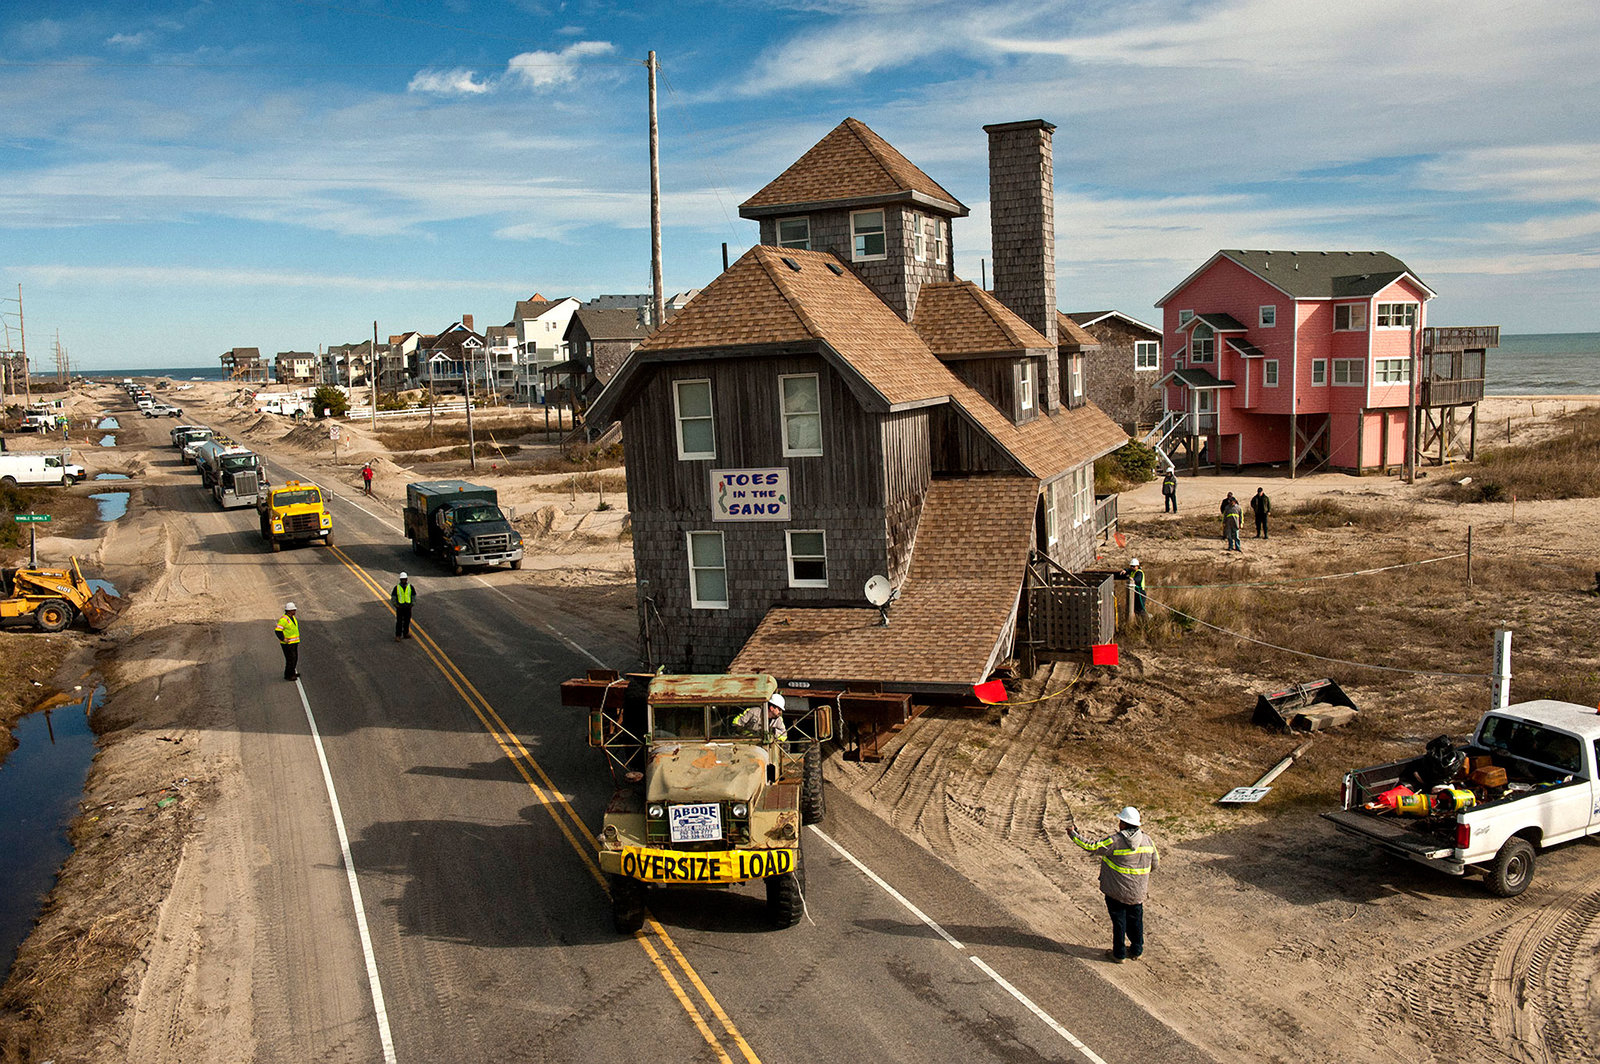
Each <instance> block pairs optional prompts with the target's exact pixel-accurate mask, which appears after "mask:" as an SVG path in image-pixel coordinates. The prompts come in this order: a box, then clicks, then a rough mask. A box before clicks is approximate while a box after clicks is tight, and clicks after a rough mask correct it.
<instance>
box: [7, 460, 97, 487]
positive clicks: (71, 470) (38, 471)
mask: <svg viewBox="0 0 1600 1064" xmlns="http://www.w3.org/2000/svg"><path fill="white" fill-rule="evenodd" d="M71 456H72V452H71V451H62V452H61V453H60V454H16V453H12V454H0V484H3V485H5V486H6V487H8V488H14V487H16V486H18V485H19V484H20V485H27V484H68V485H71V484H76V483H77V482H78V481H80V480H82V479H83V478H84V471H83V466H81V465H73V464H72V463H71V462H69V461H68V459H69V458H70V457H71Z"/></svg>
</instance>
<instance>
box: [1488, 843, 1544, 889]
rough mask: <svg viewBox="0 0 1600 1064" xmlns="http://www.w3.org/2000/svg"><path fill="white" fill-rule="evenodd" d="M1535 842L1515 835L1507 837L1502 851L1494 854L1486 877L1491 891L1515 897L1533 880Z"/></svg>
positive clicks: (1501, 848)
mask: <svg viewBox="0 0 1600 1064" xmlns="http://www.w3.org/2000/svg"><path fill="white" fill-rule="evenodd" d="M1534 854H1535V851H1534V848H1533V843H1531V842H1529V841H1528V840H1527V839H1524V838H1521V837H1519V836H1516V835H1513V836H1512V837H1511V838H1509V839H1507V840H1506V842H1505V845H1504V846H1501V847H1500V852H1499V853H1497V854H1495V855H1494V864H1492V865H1490V866H1489V872H1488V875H1487V876H1486V877H1485V879H1486V880H1487V882H1488V885H1489V893H1491V894H1493V895H1495V896H1496V897H1499V898H1515V897H1516V896H1517V895H1518V894H1521V893H1522V892H1523V891H1525V890H1527V889H1528V884H1529V883H1532V882H1533V863H1534Z"/></svg>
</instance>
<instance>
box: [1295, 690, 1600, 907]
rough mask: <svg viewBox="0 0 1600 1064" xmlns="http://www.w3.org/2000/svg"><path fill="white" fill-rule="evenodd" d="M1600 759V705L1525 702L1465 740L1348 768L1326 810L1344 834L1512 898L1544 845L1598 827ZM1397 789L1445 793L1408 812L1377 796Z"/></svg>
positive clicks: (1492, 716)
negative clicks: (1473, 875)
mask: <svg viewBox="0 0 1600 1064" xmlns="http://www.w3.org/2000/svg"><path fill="white" fill-rule="evenodd" d="M1431 746H1432V744H1430V747H1431ZM1468 759H1470V761H1469V760H1468ZM1597 762H1600V712H1597V711H1596V710H1594V709H1592V708H1590V707H1588V706H1579V705H1574V704H1573V703H1571V702H1556V701H1553V700H1550V699H1541V700H1539V701H1535V702H1521V703H1518V704H1517V705H1514V706H1508V707H1507V708H1505V709H1497V710H1492V711H1490V712H1489V713H1486V714H1485V715H1484V717H1483V719H1482V720H1481V721H1479V722H1478V727H1477V730H1476V731H1475V732H1474V733H1473V736H1472V741H1471V742H1470V743H1468V744H1467V745H1465V746H1461V747H1457V746H1453V745H1444V746H1442V747H1436V748H1432V749H1430V751H1429V753H1428V754H1427V755H1425V756H1423V757H1416V758H1411V759H1409V760H1406V761H1395V762H1391V763H1389V764H1387V765H1374V766H1373V767H1371V768H1364V769H1358V770H1357V771H1355V772H1350V773H1347V774H1346V775H1345V777H1344V808H1343V809H1342V810H1340V811H1339V812H1336V813H1323V814H1322V815H1323V817H1324V818H1325V819H1327V820H1329V821H1332V822H1333V825H1334V826H1335V827H1337V828H1338V829H1339V830H1340V831H1342V832H1344V833H1345V834H1347V835H1354V836H1357V837H1359V838H1363V839H1366V840H1367V841H1369V842H1371V843H1373V844H1374V845H1376V846H1378V847H1379V848H1380V849H1383V850H1387V851H1389V852H1390V853H1394V854H1398V855H1399V856H1401V857H1405V858H1408V859H1409V860H1412V861H1417V862H1419V863H1421V864H1425V865H1428V866H1429V867H1431V868H1436V869H1438V870H1439V871H1441V872H1447V873H1449V874H1451V875H1456V876H1459V875H1465V874H1466V873H1467V872H1469V871H1473V872H1481V873H1482V874H1483V876H1484V878H1485V880H1486V882H1487V886H1488V888H1489V890H1490V892H1492V893H1494V894H1497V895H1499V896H1500V897H1503V898H1510V897H1514V896H1516V895H1518V894H1521V893H1522V892H1523V891H1524V890H1526V889H1527V888H1528V884H1529V883H1530V882H1532V880H1533V866H1534V857H1535V854H1537V853H1538V851H1539V850H1541V849H1544V848H1546V847H1550V846H1554V845H1556V844H1558V843H1562V842H1568V841H1570V840H1572V839H1579V838H1582V837H1584V836H1585V835H1593V834H1596V833H1600V772H1597V770H1596V765H1597ZM1469 766H1470V768H1471V770H1472V771H1471V772H1468V768H1469ZM1484 769H1487V771H1481V770H1484ZM1499 769H1503V770H1504V772H1503V776H1502V773H1501V772H1499V771H1496V770H1499ZM1441 776H1444V777H1445V778H1443V779H1441V778H1440V777H1441ZM1472 777H1476V782H1474V780H1473V778H1472ZM1485 780H1487V781H1489V783H1491V784H1498V785H1485ZM1398 786H1405V787H1407V788H1410V789H1412V790H1414V791H1415V792H1416V793H1418V794H1419V795H1420V794H1427V793H1428V792H1429V790H1431V789H1436V788H1440V787H1444V788H1447V790H1446V791H1444V792H1439V793H1437V795H1436V796H1435V797H1434V801H1433V811H1432V812H1431V813H1429V814H1426V815H1419V816H1406V815H1401V814H1400V813H1399V812H1397V811H1395V810H1393V809H1391V808H1388V806H1387V805H1386V803H1384V802H1383V801H1381V800H1380V797H1379V796H1380V795H1383V794H1385V793H1386V792H1389V791H1392V790H1393V788H1395V787H1398ZM1469 792H1470V797H1468V793H1469ZM1414 801H1415V804H1418V805H1420V804H1421V800H1420V799H1418V800H1414Z"/></svg>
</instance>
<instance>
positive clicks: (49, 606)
mask: <svg viewBox="0 0 1600 1064" xmlns="http://www.w3.org/2000/svg"><path fill="white" fill-rule="evenodd" d="M0 582H3V583H4V592H5V597H4V598H0V621H16V620H24V619H25V620H30V621H32V622H33V625H34V627H36V628H38V629H39V630H40V631H44V632H59V631H61V630H62V629H63V628H65V627H67V626H68V625H69V624H71V623H72V622H73V621H74V620H76V619H77V618H78V617H82V618H83V619H84V621H85V622H86V623H87V624H88V625H89V627H90V628H93V629H94V630H95V631H97V632H98V631H99V630H100V629H102V628H104V627H106V626H107V625H108V624H110V623H111V622H112V621H114V620H116V619H117V615H118V614H119V613H121V612H122V600H121V599H119V598H117V597H116V596H114V595H110V594H107V593H106V591H105V589H104V588H94V587H90V586H89V581H87V580H85V579H84V578H83V572H82V570H80V569H79V568H78V559H76V558H74V559H72V568H71V569H40V568H30V569H0Z"/></svg>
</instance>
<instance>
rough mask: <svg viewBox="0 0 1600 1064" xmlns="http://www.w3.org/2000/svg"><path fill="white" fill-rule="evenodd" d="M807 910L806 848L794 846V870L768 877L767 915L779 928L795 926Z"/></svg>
mask: <svg viewBox="0 0 1600 1064" xmlns="http://www.w3.org/2000/svg"><path fill="white" fill-rule="evenodd" d="M805 912H806V860H805V848H804V847H803V846H801V845H800V844H799V843H798V842H797V843H795V847H794V871H793V872H785V873H784V874H783V875H781V876H768V877H767V916H768V918H769V919H771V920H772V923H773V926H774V927H777V928H779V929H782V928H785V927H793V926H794V925H795V924H798V923H799V922H800V917H802V916H804V915H805Z"/></svg>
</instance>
